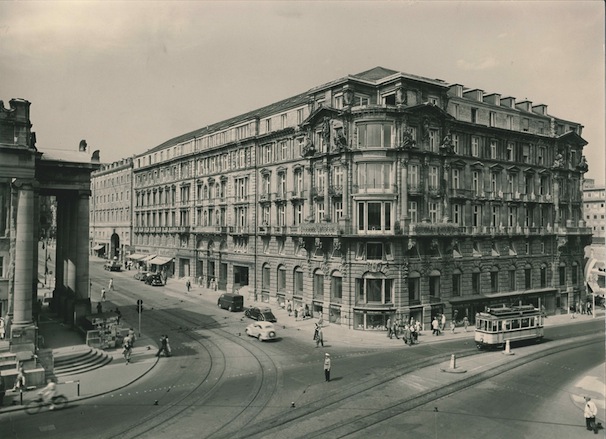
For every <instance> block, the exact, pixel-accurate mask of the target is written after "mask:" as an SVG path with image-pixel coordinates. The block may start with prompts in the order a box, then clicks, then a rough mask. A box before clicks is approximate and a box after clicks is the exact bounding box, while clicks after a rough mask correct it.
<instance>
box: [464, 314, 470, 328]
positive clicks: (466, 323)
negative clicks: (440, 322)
mask: <svg viewBox="0 0 606 439" xmlns="http://www.w3.org/2000/svg"><path fill="white" fill-rule="evenodd" d="M468 326H469V319H468V318H467V316H465V317H463V327H464V328H465V332H467V327H468Z"/></svg>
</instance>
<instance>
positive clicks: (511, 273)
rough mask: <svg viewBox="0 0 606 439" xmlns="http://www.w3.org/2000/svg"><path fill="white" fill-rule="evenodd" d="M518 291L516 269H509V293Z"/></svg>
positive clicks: (512, 267)
mask: <svg viewBox="0 0 606 439" xmlns="http://www.w3.org/2000/svg"><path fill="white" fill-rule="evenodd" d="M515 290H516V267H514V266H513V265H512V266H511V267H509V291H515Z"/></svg>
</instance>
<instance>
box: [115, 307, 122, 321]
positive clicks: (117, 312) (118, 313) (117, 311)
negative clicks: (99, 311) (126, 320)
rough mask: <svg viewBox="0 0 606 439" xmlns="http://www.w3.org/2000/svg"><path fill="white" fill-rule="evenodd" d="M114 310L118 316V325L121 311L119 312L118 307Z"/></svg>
mask: <svg viewBox="0 0 606 439" xmlns="http://www.w3.org/2000/svg"><path fill="white" fill-rule="evenodd" d="M114 312H115V313H116V315H117V316H118V325H119V324H120V319H121V318H122V313H121V312H120V310H119V309H118V308H116V310H115V311H114Z"/></svg>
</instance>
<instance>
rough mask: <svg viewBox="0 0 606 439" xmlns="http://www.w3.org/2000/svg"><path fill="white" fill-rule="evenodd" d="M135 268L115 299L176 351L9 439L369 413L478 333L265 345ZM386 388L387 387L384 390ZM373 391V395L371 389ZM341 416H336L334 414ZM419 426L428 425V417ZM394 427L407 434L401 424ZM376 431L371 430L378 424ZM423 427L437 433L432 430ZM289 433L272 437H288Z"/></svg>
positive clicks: (557, 333)
mask: <svg viewBox="0 0 606 439" xmlns="http://www.w3.org/2000/svg"><path fill="white" fill-rule="evenodd" d="M101 267H102V262H101V261H100V262H99V263H98V264H95V263H91V273H92V278H93V292H94V293H93V296H92V300H93V301H96V300H97V297H98V292H99V291H100V288H101V287H102V286H106V284H107V279H108V277H109V276H110V273H108V272H103V271H102V268H101ZM133 274H134V272H124V273H120V274H114V278H115V285H116V288H117V292H116V293H110V295H109V296H108V300H110V301H112V302H113V303H115V304H117V305H118V306H119V307H120V309H121V310H122V313H123V315H124V316H125V318H127V319H128V320H129V321H136V316H137V314H136V311H135V303H136V300H137V299H138V298H143V300H144V306H145V311H144V314H143V321H142V332H143V333H144V334H146V335H149V336H150V337H152V338H153V339H156V338H159V336H160V334H162V333H168V334H169V335H170V337H171V344H172V347H173V351H174V356H173V357H172V358H170V359H164V358H163V359H161V361H160V363H159V365H158V366H157V367H156V368H155V369H154V370H153V373H152V374H150V375H148V376H146V377H144V378H143V379H142V380H141V381H139V382H137V383H135V384H134V385H132V386H129V387H128V389H126V390H124V391H119V392H115V393H111V394H109V395H106V396H104V397H102V398H95V399H92V400H88V401H82V402H80V403H79V404H78V405H77V406H75V407H74V408H71V409H69V410H67V411H64V412H57V413H48V412H47V413H42V414H40V415H37V416H36V417H24V416H23V415H21V416H20V415H18V414H17V415H11V416H14V417H13V418H12V419H11V422H10V425H11V431H12V432H13V434H12V435H9V436H6V437H15V438H17V437H18V438H26V437H27V438H36V437H45V438H48V439H50V438H70V437H74V438H80V437H87V438H89V437H90V438H97V437H98V438H110V437H112V438H114V437H116V438H133V437H149V438H155V437H166V436H169V437H170V436H175V434H177V435H178V437H235V436H243V437H245V436H246V434H247V433H246V432H247V428H252V427H258V426H261V427H263V425H264V424H263V423H266V422H269V421H271V420H274V419H275V418H276V416H280V415H279V414H281V413H282V414H284V415H289V414H291V413H292V412H291V410H292V409H291V408H290V403H291V402H293V401H294V402H295V403H296V407H297V410H298V409H299V408H300V407H306V406H307V407H309V406H312V405H314V404H316V405H317V404H320V405H321V404H322V402H323V401H324V400H325V399H326V398H328V397H331V396H335V395H337V396H339V395H341V396H343V398H344V400H346V401H347V403H348V404H347V409H348V410H347V411H346V412H345V413H346V415H347V416H354V417H355V416H356V414H357V413H363V411H361V410H364V409H366V410H368V407H366V408H364V405H367V406H368V405H369V404H370V408H372V407H373V406H372V403H373V402H376V401H378V400H379V399H377V398H380V400H383V399H385V398H384V397H388V398H390V399H398V398H399V399H402V397H403V396H405V395H403V394H401V392H399V391H398V390H397V385H400V384H401V380H403V379H404V378H397V375H398V374H401V371H402V370H404V369H406V368H408V367H411V368H414V367H416V366H418V365H420V364H422V362H423V361H424V360H425V359H426V358H428V357H432V356H440V357H442V358H443V357H444V356H448V355H449V354H450V353H451V352H458V351H463V350H468V351H469V350H474V349H475V348H473V343H471V341H470V339H469V338H466V339H458V340H454V341H451V342H446V343H437V344H425V345H419V346H415V347H413V348H407V347H404V346H402V345H401V344H398V343H401V342H398V341H396V340H394V345H393V346H394V348H393V350H390V349H385V348H384V347H383V348H373V347H372V346H370V347H369V346H366V347H364V346H362V347H360V346H358V347H352V346H351V345H349V344H348V343H342V342H341V341H340V340H330V339H329V340H328V343H327V346H325V348H324V349H322V348H318V349H316V348H314V347H313V343H312V341H311V339H310V338H311V333H310V334H303V333H301V331H297V329H298V328H297V327H296V326H292V325H289V326H288V327H287V328H286V329H284V330H283V331H282V333H281V334H282V336H283V337H282V339H281V340H280V341H278V342H277V343H259V342H258V341H256V340H254V339H249V338H247V337H246V336H245V335H244V331H243V329H244V327H245V326H246V324H247V323H248V321H247V320H245V319H243V318H242V316H241V314H235V313H234V314H232V313H228V312H226V311H220V310H218V309H216V308H215V306H214V305H213V304H212V302H208V301H201V300H200V299H199V297H195V295H194V294H192V295H190V296H185V295H184V294H182V293H179V294H175V293H173V292H171V291H170V290H169V289H164V288H162V287H151V286H147V285H144V284H142V283H140V282H138V281H135V280H134V279H132V275H133ZM169 282H171V281H169ZM95 292H96V295H95ZM113 303H112V306H113ZM600 325H602V330H603V322H602V323H600V322H591V321H588V322H585V323H583V324H575V325H572V326H570V327H554V328H548V331H547V333H546V336H547V338H548V339H552V340H555V339H558V338H560V337H563V336H564V335H575V334H589V333H595V332H596V330H599V328H600ZM326 350H329V351H330V352H331V353H332V356H333V364H334V367H333V378H334V380H333V382H331V383H324V381H323V374H322V360H323V354H324V352H325V351H326ZM474 353H475V352H474ZM489 355H490V354H489ZM497 355H500V354H497ZM602 358H603V355H602ZM125 367H127V366H125ZM577 372H578V371H575V372H574V373H571V376H576V373H577ZM436 374H439V372H436ZM514 376H515V373H514ZM390 377H392V378H394V380H392V381H390V382H389V384H384V385H383V386H384V387H385V388H382V387H381V385H382V384H381V383H382V382H383V381H385V380H386V379H387V378H390ZM431 378H432V377H429V378H426V379H425V380H424V381H422V382H415V381H414V380H411V381H409V382H408V385H412V386H417V387H418V386H425V385H427V384H428V382H429V381H431ZM579 378H581V377H579ZM436 379H437V376H436ZM513 380H514V381H515V378H514V379H513ZM368 389H370V390H368ZM377 389H381V390H380V391H379V392H378V393H377ZM365 392H374V393H372V396H371V395H370V394H369V393H365ZM472 399H473V398H472ZM497 399H498V398H497ZM155 401H158V404H157V405H155ZM500 403H501V401H500V400H499V404H500ZM440 404H442V403H440ZM358 405H362V408H360V407H358ZM497 407H498V405H497ZM440 410H442V409H441V408H440ZM319 413H320V416H319V417H317V418H314V417H313V416H312V417H311V418H310V419H309V420H307V422H309V423H310V424H311V427H309V431H315V430H314V428H315V427H317V426H318V425H322V421H323V418H322V416H325V417H326V416H328V417H330V416H331V414H333V413H334V412H330V413H324V412H322V411H320V412H319ZM340 416H343V412H341V415H340ZM432 416H435V415H433V414H432ZM430 417H431V416H430ZM338 419H339V418H338V417H337V416H336V415H335V416H333V419H330V420H331V421H335V420H338ZM2 424H4V425H7V423H5V422H2ZM420 424H421V425H422V426H426V424H427V422H420ZM294 425H295V428H294V431H295V432H299V433H301V435H299V436H297V435H296V434H295V435H289V436H288V437H305V435H306V431H308V430H306V428H307V427H304V425H303V424H302V423H301V424H294ZM385 425H388V424H385ZM371 428H372V427H371ZM376 428H378V429H379V430H378V431H383V428H386V429H387V428H392V427H391V426H390V427H384V426H383V425H382V424H380V425H378V426H377V427H376ZM394 428H396V430H395V431H398V428H397V423H396V427H394ZM7 431H8V430H7ZM368 431H370V432H371V436H372V435H373V434H372V433H373V430H372V429H370V430H368ZM419 431H420V432H421V433H423V434H430V433H431V430H423V429H421V430H419ZM3 432H4V428H3ZM280 434H281V433H278V435H277V436H273V437H284V436H280ZM392 436H393V435H392ZM4 437H5V436H4V434H3V435H2V438H3V439H4ZM319 437H321V436H319ZM325 437H328V436H325ZM366 437H368V435H367V436H366ZM421 437H422V436H421ZM427 437H432V436H431V435H430V436H427ZM440 437H441V438H446V437H448V436H444V435H440ZM466 437H472V436H466Z"/></svg>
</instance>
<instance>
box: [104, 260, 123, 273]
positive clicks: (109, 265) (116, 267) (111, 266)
mask: <svg viewBox="0 0 606 439" xmlns="http://www.w3.org/2000/svg"><path fill="white" fill-rule="evenodd" d="M103 268H104V269H106V270H107V271H120V270H122V264H121V263H119V262H117V261H108V262H106V263H105V265H103Z"/></svg>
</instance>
